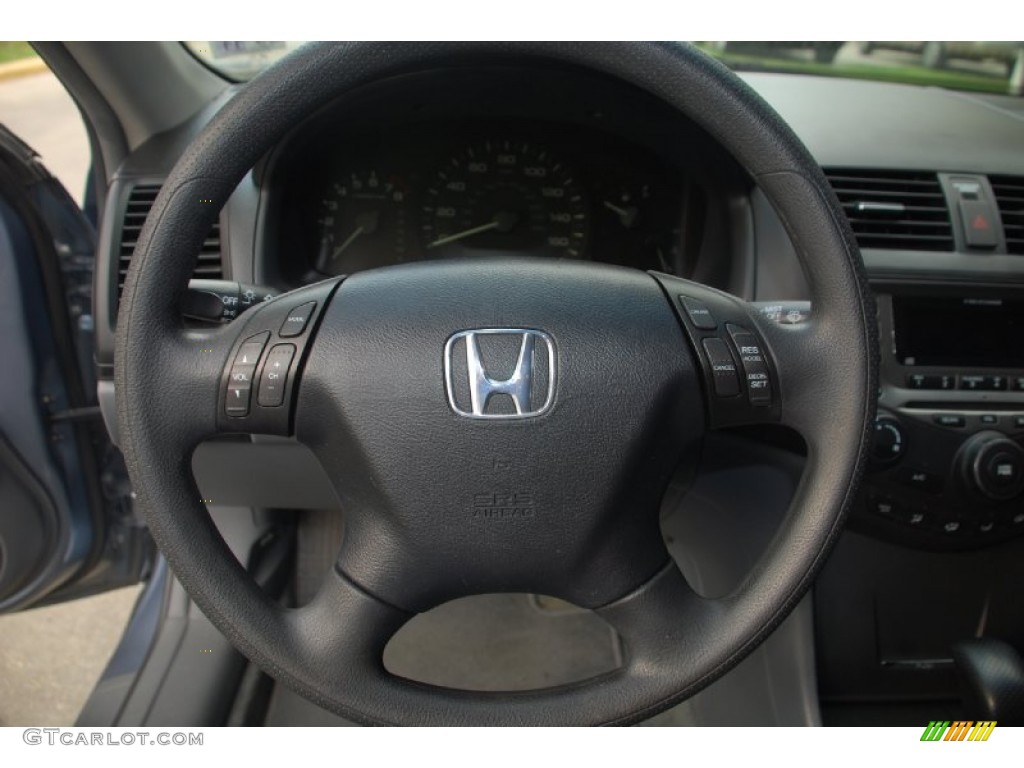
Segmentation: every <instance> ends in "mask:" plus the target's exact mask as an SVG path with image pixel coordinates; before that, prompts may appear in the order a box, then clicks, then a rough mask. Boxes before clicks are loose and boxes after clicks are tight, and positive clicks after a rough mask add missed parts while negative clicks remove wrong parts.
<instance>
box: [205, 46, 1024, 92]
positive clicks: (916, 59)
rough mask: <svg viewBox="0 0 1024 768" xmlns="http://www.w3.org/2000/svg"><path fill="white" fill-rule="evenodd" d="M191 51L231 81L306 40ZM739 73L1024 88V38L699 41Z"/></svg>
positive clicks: (992, 88)
mask: <svg viewBox="0 0 1024 768" xmlns="http://www.w3.org/2000/svg"><path fill="white" fill-rule="evenodd" d="M185 45H186V46H187V47H188V49H189V50H190V51H192V53H193V54H195V55H196V56H197V57H198V58H199V59H200V60H202V61H203V62H204V63H206V64H207V65H208V66H209V67H211V68H212V69H214V70H216V71H217V72H219V73H221V74H222V75H224V76H225V77H228V78H230V79H232V80H248V79H249V78H251V77H254V76H255V75H257V74H259V73H260V72H261V71H262V70H263V69H264V68H266V67H268V66H270V65H271V64H273V63H274V62H275V61H277V60H278V59H279V58H281V57H282V56H284V55H285V54H286V53H288V52H289V51H291V50H293V49H295V48H297V47H298V46H300V45H302V41H294V40H293V41H275V42H258V41H241V42H228V41H220V40H217V41H210V40H190V41H187V42H186V43H185ZM697 46H698V47H699V48H702V49H703V50H705V51H707V52H708V53H710V54H711V55H713V56H715V57H717V58H718V59H721V60H722V61H723V62H724V63H725V64H726V65H728V66H729V67H731V68H732V69H735V70H741V71H763V72H799V73H804V74H813V75H826V76H829V77H848V78H860V79H865V80H887V81H890V82H898V83H910V84H912V85H931V86H938V87H940V88H951V89H954V90H961V91H982V92H986V93H1002V94H1013V95H1017V96H1020V95H1021V94H1022V93H1024V43H1021V42H991V41H935V40H932V41H917V42H915V41H892V40H889V41H860V42H854V41H818V42H794V41H787V42H746V41H742V42H738V41H715V42H698V43H697Z"/></svg>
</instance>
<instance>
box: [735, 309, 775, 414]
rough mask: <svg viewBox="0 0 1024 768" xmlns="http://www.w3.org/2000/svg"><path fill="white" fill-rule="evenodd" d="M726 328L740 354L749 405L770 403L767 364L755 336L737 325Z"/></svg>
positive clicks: (769, 382) (770, 385) (769, 378)
mask: <svg viewBox="0 0 1024 768" xmlns="http://www.w3.org/2000/svg"><path fill="white" fill-rule="evenodd" d="M726 329H727V330H728V331H729V335H730V336H732V343H733V344H735V345H736V351H737V352H738V353H739V355H740V364H741V365H742V366H743V375H744V377H745V378H746V380H747V397H748V398H749V400H750V404H751V405H755V406H758V405H760V406H766V405H771V404H772V380H771V377H770V376H769V375H768V364H767V363H766V362H765V359H764V352H763V351H762V349H761V344H760V342H758V340H757V337H756V336H754V334H752V333H751V332H750V331H748V330H747V329H746V328H742V327H740V326H738V325H727V326H726Z"/></svg>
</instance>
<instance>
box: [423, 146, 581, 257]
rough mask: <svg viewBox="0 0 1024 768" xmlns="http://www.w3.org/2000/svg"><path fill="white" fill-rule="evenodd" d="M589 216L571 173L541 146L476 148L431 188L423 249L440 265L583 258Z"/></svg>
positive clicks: (426, 201)
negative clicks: (514, 257)
mask: <svg viewBox="0 0 1024 768" xmlns="http://www.w3.org/2000/svg"><path fill="white" fill-rule="evenodd" d="M588 210H589V206H588V201H587V200H585V195H584V192H583V187H582V185H581V184H579V182H578V181H577V179H576V178H575V176H574V174H573V173H572V171H571V170H570V169H569V168H567V167H566V166H564V165H563V164H562V163H561V162H559V161H558V160H557V159H556V158H554V157H552V156H550V155H549V153H548V152H546V151H545V150H544V149H543V148H542V147H537V146H533V145H531V144H530V143H528V142H523V141H512V140H491V141H483V142H478V143H476V144H474V145H472V146H470V147H467V148H466V149H465V150H463V151H462V152H460V153H458V154H457V155H455V156H454V157H451V158H450V159H449V160H448V161H447V162H446V163H444V164H443V167H442V168H441V170H439V171H438V172H437V174H436V176H435V177H434V178H433V180H432V182H431V184H430V186H429V187H428V188H427V189H426V191H425V194H424V196H423V205H422V217H423V218H422V227H421V230H422V232H421V234H422V244H423V248H424V249H425V250H426V254H427V255H428V256H431V257H435V258H437V257H445V256H459V255H486V254H487V253H498V252H508V251H514V252H517V253H523V254H528V253H529V254H544V255H549V256H564V257H569V258H580V257H582V256H583V255H584V254H585V252H586V247H587V239H588V235H589V215H588Z"/></svg>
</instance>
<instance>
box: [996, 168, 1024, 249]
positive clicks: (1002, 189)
mask: <svg viewBox="0 0 1024 768" xmlns="http://www.w3.org/2000/svg"><path fill="white" fill-rule="evenodd" d="M988 180H989V183H990V184H991V185H992V191H993V192H994V193H995V196H996V204H997V205H998V206H999V215H1000V217H1001V218H1002V219H1003V232H1004V233H1005V235H1006V252H1007V253H1019V254H1022V255H1024V176H989V178H988Z"/></svg>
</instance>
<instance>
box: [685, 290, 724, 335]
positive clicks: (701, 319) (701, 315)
mask: <svg viewBox="0 0 1024 768" xmlns="http://www.w3.org/2000/svg"><path fill="white" fill-rule="evenodd" d="M679 302H680V303H681V304H682V305H683V309H685V310H686V314H687V315H689V317H690V322H691V323H693V325H694V327H696V328H700V329H701V330H702V331H713V330H714V329H715V328H717V327H718V322H717V321H716V320H715V316H714V315H712V314H711V310H710V309H708V308H707V307H706V306H705V305H704V303H703V302H700V301H697V300H696V299H691V298H690V297H689V296H680V297H679Z"/></svg>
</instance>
